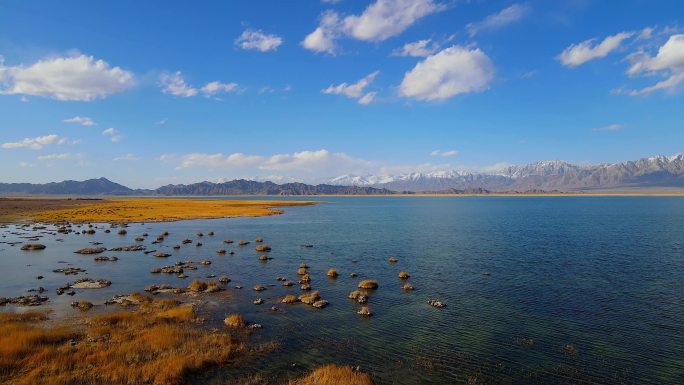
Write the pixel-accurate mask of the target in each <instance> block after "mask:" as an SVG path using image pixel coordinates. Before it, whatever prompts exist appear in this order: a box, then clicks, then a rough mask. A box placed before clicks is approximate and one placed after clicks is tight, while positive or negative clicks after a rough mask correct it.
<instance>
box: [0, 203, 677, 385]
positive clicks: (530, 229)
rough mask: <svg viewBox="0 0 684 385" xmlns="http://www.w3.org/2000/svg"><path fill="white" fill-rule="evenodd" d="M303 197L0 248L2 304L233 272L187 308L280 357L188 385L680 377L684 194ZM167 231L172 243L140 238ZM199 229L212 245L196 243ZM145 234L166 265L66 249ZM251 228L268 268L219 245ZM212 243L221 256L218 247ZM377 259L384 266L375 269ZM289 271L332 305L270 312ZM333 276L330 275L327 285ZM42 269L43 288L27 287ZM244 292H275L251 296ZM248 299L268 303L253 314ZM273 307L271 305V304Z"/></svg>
mask: <svg viewBox="0 0 684 385" xmlns="http://www.w3.org/2000/svg"><path fill="white" fill-rule="evenodd" d="M269 199H271V198H269ZM310 199H311V198H307V200H310ZM316 199H317V200H320V201H321V204H319V205H316V206H303V207H287V208H285V211H286V213H285V214H284V215H279V216H272V217H261V218H232V219H217V220H195V221H181V222H174V223H147V224H132V225H130V226H129V227H128V233H127V235H125V236H120V235H117V234H116V230H114V231H112V233H110V234H105V233H104V232H103V230H104V229H105V228H108V227H109V226H108V225H98V226H96V227H99V228H97V229H96V231H97V233H96V234H94V235H76V234H68V235H64V234H57V235H47V234H44V236H43V237H42V238H40V241H39V242H40V243H43V244H45V245H47V249H45V250H43V251H34V252H25V251H20V250H19V247H20V245H14V246H11V245H9V244H7V243H0V272H1V273H2V276H3V278H2V279H1V280H0V296H5V297H13V296H19V295H25V294H27V293H26V291H27V290H28V289H31V288H36V287H38V286H43V287H44V288H46V289H47V292H46V295H48V296H49V297H50V301H49V302H48V303H47V304H46V305H44V307H46V308H49V309H52V310H53V311H54V312H55V314H66V315H72V314H76V313H77V311H76V310H72V309H71V308H70V306H69V303H70V302H71V301H74V300H78V299H89V300H91V301H93V302H95V303H96V304H101V303H103V302H104V301H105V300H106V299H108V298H111V297H112V296H113V295H115V294H122V293H130V292H133V291H142V290H143V288H144V287H145V286H147V285H149V284H151V283H155V284H160V283H168V284H171V285H173V286H187V285H188V284H189V283H190V282H191V281H192V280H193V279H195V278H204V277H205V276H206V275H208V274H216V275H222V274H226V275H228V276H229V277H230V278H231V280H232V281H231V282H230V284H229V285H228V286H227V287H228V289H227V290H226V291H224V292H221V293H218V294H215V295H206V296H203V297H201V298H200V300H201V301H202V303H203V305H202V307H201V309H202V311H203V313H204V315H205V316H206V317H207V319H208V326H210V327H212V326H215V327H222V326H221V325H222V324H221V321H222V320H223V318H224V317H225V315H226V314H229V313H233V312H240V313H242V314H243V315H244V316H245V318H246V319H247V320H248V321H250V322H257V323H260V324H262V325H263V326H264V328H263V329H261V330H257V331H255V332H254V333H253V335H252V336H251V337H250V339H251V340H252V341H253V342H260V341H263V342H266V341H277V342H279V343H280V344H281V349H279V350H277V351H275V352H273V353H269V354H268V355H266V356H264V357H263V358H262V359H259V360H256V361H253V362H250V363H248V364H247V366H242V367H240V368H238V369H236V368H228V369H218V370H212V371H210V372H207V373H205V374H204V375H201V376H200V377H199V378H198V379H197V380H196V381H197V383H202V384H204V383H209V384H212V383H213V384H225V383H231V381H230V379H233V378H237V377H239V376H243V375H248V374H253V373H257V372H258V373H260V374H261V375H263V376H265V377H266V378H269V377H271V376H272V377H280V378H282V377H283V376H289V375H296V374H299V373H301V372H303V371H304V370H306V369H310V368H312V367H315V366H318V365H320V364H325V363H330V362H335V363H342V364H351V365H354V366H356V365H358V366H360V368H361V369H362V370H364V371H367V372H369V373H371V374H372V376H373V377H374V379H375V380H376V382H377V383H379V384H453V383H464V384H465V383H467V384H677V383H682V378H684V198H681V197H324V198H316ZM30 229H31V228H30V227H27V228H21V227H17V226H15V225H10V226H8V227H6V228H2V229H0V235H2V238H1V239H0V241H2V242H12V241H22V240H23V241H25V239H24V238H21V237H24V236H27V234H36V233H37V232H35V231H30ZM49 229H54V227H50V228H49ZM49 229H48V230H49ZM165 230H166V231H169V233H170V235H169V237H167V238H166V239H165V240H164V241H163V242H162V243H161V244H158V245H151V244H150V242H151V241H153V240H154V239H155V238H156V235H158V234H160V233H162V232H163V231H165ZM198 231H202V232H204V234H205V236H204V237H202V238H201V242H202V243H203V246H201V247H196V246H195V245H194V243H193V244H189V245H183V246H182V248H181V250H179V251H175V250H173V249H172V248H171V247H172V246H173V245H175V244H180V243H181V240H183V239H185V238H191V239H193V241H196V240H198V239H199V238H198V237H197V236H196V235H195V234H196V233H197V232H198ZM209 231H214V232H215V235H214V236H213V237H209V236H206V234H207V233H208V232H209ZM143 232H147V233H149V234H150V237H148V239H147V240H146V241H145V242H142V243H141V244H144V245H145V246H147V247H148V250H152V249H155V250H160V251H165V252H168V253H170V254H172V256H171V257H169V258H166V259H161V258H155V257H153V256H152V255H151V254H150V255H145V254H143V253H142V252H107V253H104V255H115V256H117V257H119V258H120V259H119V261H117V262H107V263H102V262H94V261H93V256H84V255H77V254H74V253H73V251H75V250H77V249H79V248H82V247H87V246H89V242H103V244H104V246H107V247H110V248H111V247H116V246H126V245H131V244H135V243H136V242H135V241H134V238H135V237H136V236H139V235H140V234H142V233H143ZM258 236H261V237H264V238H265V243H266V244H268V245H270V246H271V247H272V248H273V251H272V252H271V253H270V256H271V257H273V259H272V260H270V261H268V262H261V261H259V260H258V255H259V254H261V253H257V252H256V251H255V250H254V242H252V243H251V244H250V245H248V246H243V247H239V246H237V245H236V244H232V245H226V244H224V243H223V242H222V241H223V239H227V238H229V239H233V240H235V241H237V240H238V239H247V240H251V241H253V240H254V239H255V238H256V237H258ZM304 243H311V244H313V245H314V247H313V248H304V247H302V246H301V245H302V244H304ZM219 247H225V248H226V249H227V250H233V251H235V255H228V254H226V255H217V254H216V253H215V250H216V249H218V248H219ZM391 256H394V257H396V258H398V262H397V263H396V264H390V263H388V261H387V260H388V258H389V257H391ZM205 258H206V259H210V260H211V261H212V264H211V265H210V266H201V267H200V268H199V269H198V270H197V271H189V272H186V274H187V275H188V276H189V277H188V278H186V279H180V278H177V277H175V276H167V275H163V276H162V275H155V274H151V273H150V269H151V268H153V267H161V266H165V265H172V264H173V263H174V262H176V261H180V260H200V259H205ZM58 261H64V262H68V263H70V264H71V266H73V267H81V268H83V269H86V270H87V273H86V274H81V275H78V276H69V277H65V276H64V275H61V274H56V273H53V272H52V270H53V269H56V268H60V267H65V266H66V264H64V263H58ZM300 263H306V264H307V265H309V266H310V274H311V276H312V286H313V288H314V289H315V290H320V292H321V295H322V297H323V298H325V299H326V300H328V301H329V302H330V305H329V306H328V307H326V308H325V309H320V310H319V309H314V308H311V307H308V306H306V305H303V304H296V305H286V304H279V303H278V300H279V299H280V298H282V297H283V296H284V295H285V294H296V295H298V294H300V289H299V285H295V286H293V287H283V286H281V285H280V282H278V281H276V277H280V276H284V277H287V278H289V279H292V280H296V279H297V276H296V274H295V273H296V271H297V268H298V267H299V265H300ZM331 267H333V268H335V269H337V271H338V272H339V274H340V276H339V277H338V278H336V279H329V278H326V276H325V273H326V271H327V270H328V268H331ZM400 271H407V272H409V273H410V275H411V277H410V278H409V279H408V280H407V282H410V283H411V284H412V285H413V286H414V287H415V288H416V290H415V291H413V292H405V291H403V290H401V286H402V285H403V283H404V281H402V280H400V279H399V278H398V277H397V274H398V273H399V272H400ZM483 272H488V273H489V275H484V274H483ZM350 273H357V274H358V277H357V278H351V277H350ZM38 275H43V276H44V277H45V278H44V279H42V280H36V279H35V277H36V276H38ZM84 276H87V277H91V278H106V279H109V280H111V281H112V285H111V286H110V287H108V288H104V289H97V290H78V291H77V294H76V295H75V296H73V297H70V296H66V295H62V296H57V295H56V294H55V288H56V287H58V286H61V285H63V284H64V283H66V282H69V281H73V280H74V279H76V278H80V277H84ZM365 278H372V279H376V280H378V282H379V284H380V287H379V288H378V289H377V290H375V291H373V292H372V293H371V295H370V300H369V303H368V306H369V307H370V309H371V310H372V311H373V316H372V317H370V318H363V317H361V316H358V315H357V314H356V311H357V310H358V309H359V306H360V305H358V304H356V303H354V302H353V301H351V300H349V299H347V294H348V293H349V292H350V291H352V290H354V289H355V288H356V285H357V284H358V282H359V281H360V280H361V279H365ZM255 284H262V285H274V286H270V287H268V289H267V290H266V291H263V292H261V293H257V292H254V291H253V290H251V288H252V286H254V285H255ZM235 285H241V286H243V289H235V288H234V286H235ZM257 297H261V298H263V299H265V300H266V303H265V304H263V305H260V306H256V305H253V304H252V300H253V299H254V298H257ZM431 298H434V299H439V300H441V301H443V302H445V303H446V304H447V305H448V306H447V307H446V308H443V309H436V308H432V307H430V306H429V305H428V304H427V303H426V301H427V300H428V299H431ZM274 305H275V306H278V307H280V308H281V309H282V310H283V311H281V312H275V313H274V312H271V311H270V310H269V309H270V307H271V306H274ZM18 310H21V308H17V307H15V306H11V305H8V306H5V307H0V311H18ZM566 345H572V348H570V347H568V346H566ZM564 347H565V348H564Z"/></svg>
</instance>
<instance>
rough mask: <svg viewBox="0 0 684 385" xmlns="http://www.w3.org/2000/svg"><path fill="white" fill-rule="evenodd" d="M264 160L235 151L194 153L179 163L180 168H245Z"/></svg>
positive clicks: (184, 157) (185, 156)
mask: <svg viewBox="0 0 684 385" xmlns="http://www.w3.org/2000/svg"><path fill="white" fill-rule="evenodd" d="M262 161H263V158H262V157H261V156H256V155H245V154H243V153H234V154H230V155H223V154H221V153H218V154H205V153H192V154H187V155H184V156H183V157H182V158H181V162H180V164H179V165H178V167H177V168H178V169H183V168H208V169H223V168H243V167H249V166H255V165H257V164H259V163H261V162H262Z"/></svg>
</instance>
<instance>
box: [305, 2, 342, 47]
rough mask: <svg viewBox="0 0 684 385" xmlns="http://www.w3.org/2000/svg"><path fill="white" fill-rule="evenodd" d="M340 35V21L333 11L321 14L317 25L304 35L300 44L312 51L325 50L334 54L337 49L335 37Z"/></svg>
mask: <svg viewBox="0 0 684 385" xmlns="http://www.w3.org/2000/svg"><path fill="white" fill-rule="evenodd" d="M341 35H342V21H341V20H340V16H339V15H338V14H337V12H335V11H325V12H323V14H321V17H320V21H319V23H318V27H317V28H316V29H315V30H314V31H313V32H311V33H310V34H308V35H306V37H305V38H304V40H303V41H302V46H303V47H304V48H306V49H308V50H310V51H314V52H326V53H329V54H331V55H334V54H335V52H336V49H337V46H336V45H335V39H337V38H338V37H339V36H341Z"/></svg>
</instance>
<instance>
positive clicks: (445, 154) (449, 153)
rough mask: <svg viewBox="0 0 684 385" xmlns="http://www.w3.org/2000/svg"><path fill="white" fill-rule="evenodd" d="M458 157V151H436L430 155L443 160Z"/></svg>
mask: <svg viewBox="0 0 684 385" xmlns="http://www.w3.org/2000/svg"><path fill="white" fill-rule="evenodd" d="M457 155H458V151H456V150H449V151H442V150H434V151H432V152H431V153H430V156H441V157H443V158H452V157H454V156H457Z"/></svg>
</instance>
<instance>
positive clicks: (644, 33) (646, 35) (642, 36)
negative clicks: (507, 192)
mask: <svg viewBox="0 0 684 385" xmlns="http://www.w3.org/2000/svg"><path fill="white" fill-rule="evenodd" d="M653 32H655V28H653V27H646V28H644V29H642V30H641V32H640V33H639V36H637V40H648V39H650V38H652V37H653Z"/></svg>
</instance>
